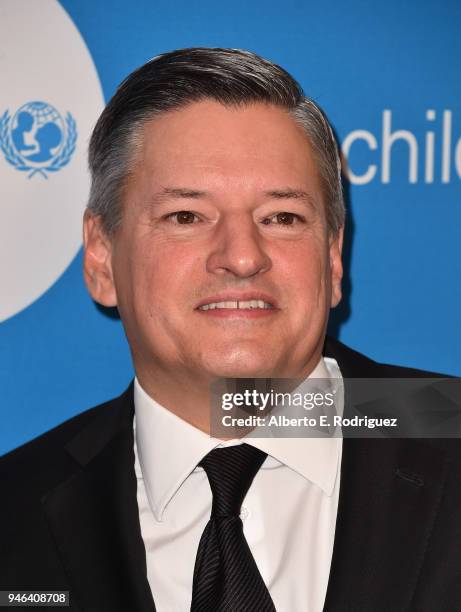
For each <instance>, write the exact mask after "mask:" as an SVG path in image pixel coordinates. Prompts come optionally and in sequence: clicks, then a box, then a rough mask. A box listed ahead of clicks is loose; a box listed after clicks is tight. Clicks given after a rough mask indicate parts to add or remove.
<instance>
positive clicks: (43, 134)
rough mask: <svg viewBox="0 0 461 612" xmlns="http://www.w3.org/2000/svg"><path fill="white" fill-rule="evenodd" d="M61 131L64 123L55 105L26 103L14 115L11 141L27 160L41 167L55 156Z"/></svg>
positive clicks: (19, 153)
mask: <svg viewBox="0 0 461 612" xmlns="http://www.w3.org/2000/svg"><path fill="white" fill-rule="evenodd" d="M64 133H65V127H64V122H63V120H62V117H61V115H60V114H59V113H58V111H57V110H56V109H55V108H54V106H51V104H47V103H46V102H27V104H24V105H23V106H21V108H19V109H18V111H17V112H16V114H15V115H14V117H13V122H12V126H11V142H12V144H13V147H14V149H15V151H16V153H18V155H20V156H21V157H22V159H23V160H24V161H25V162H26V163H28V164H32V165H37V166H40V165H42V164H43V163H44V162H49V161H50V160H51V159H53V158H54V157H56V156H57V155H58V153H59V151H60V149H61V146H62V143H63V140H64Z"/></svg>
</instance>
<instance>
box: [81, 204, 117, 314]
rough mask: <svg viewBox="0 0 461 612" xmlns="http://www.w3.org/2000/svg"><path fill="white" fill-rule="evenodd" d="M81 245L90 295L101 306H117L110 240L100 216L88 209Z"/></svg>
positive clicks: (84, 274) (84, 219)
mask: <svg viewBox="0 0 461 612" xmlns="http://www.w3.org/2000/svg"><path fill="white" fill-rule="evenodd" d="M83 247H84V255H83V277H84V279H85V283H86V286H87V288H88V291H89V293H90V295H91V297H92V298H93V300H95V302H98V303H99V304H102V305H103V306H108V307H112V306H117V294H116V291H115V284H114V277H113V273H112V242H111V240H110V238H109V237H108V236H107V234H106V232H105V231H104V228H103V227H102V223H101V217H100V216H97V215H94V214H93V213H91V212H90V211H88V210H87V211H86V212H85V216H84V218H83Z"/></svg>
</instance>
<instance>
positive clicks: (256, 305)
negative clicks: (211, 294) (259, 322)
mask: <svg viewBox="0 0 461 612" xmlns="http://www.w3.org/2000/svg"><path fill="white" fill-rule="evenodd" d="M273 308H274V307H273V306H272V304H270V303H269V302H264V301H263V300H230V301H229V300H228V301H225V302H210V303H209V304H202V306H199V308H198V310H215V309H233V310H237V309H238V310H256V309H260V310H272V309H273Z"/></svg>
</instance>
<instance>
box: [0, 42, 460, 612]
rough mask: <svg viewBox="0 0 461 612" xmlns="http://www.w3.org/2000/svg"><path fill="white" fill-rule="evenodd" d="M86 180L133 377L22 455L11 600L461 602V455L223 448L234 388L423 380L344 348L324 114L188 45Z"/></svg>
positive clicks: (329, 139)
mask: <svg viewBox="0 0 461 612" xmlns="http://www.w3.org/2000/svg"><path fill="white" fill-rule="evenodd" d="M90 167H91V171H92V179H93V180H92V190H91V196H90V202H89V205H88V210H87V212H86V215H85V224H84V225H85V227H84V246H85V264H84V268H85V270H84V272H85V280H86V283H87V285H88V289H89V291H90V293H91V295H92V297H93V298H94V299H95V300H96V301H97V302H98V303H100V304H103V305H104V306H108V307H114V306H116V307H117V308H118V310H119V313H120V316H121V319H122V321H123V324H124V328H125V331H126V335H127V338H128V342H129V344H130V348H131V352H132V356H133V362H134V366H135V371H136V379H135V381H134V385H132V386H130V388H129V389H128V390H127V391H126V392H125V393H124V394H123V395H122V396H121V397H119V398H117V399H115V400H113V401H111V402H108V403H107V404H104V405H102V406H99V407H96V408H94V409H92V410H90V411H87V412H85V413H83V414H82V415H79V416H77V417H76V418H74V419H72V420H70V421H68V422H67V423H64V424H63V425H61V426H59V427H58V428H56V429H55V430H53V431H51V432H49V433H48V434H45V435H44V436H41V437H40V438H38V439H37V440H35V441H32V442H31V443H29V444H27V445H25V446H24V447H22V448H20V449H18V450H16V451H14V452H13V453H10V454H9V455H7V456H6V457H5V458H4V459H3V460H2V463H1V474H2V482H4V483H5V484H4V490H5V497H4V500H3V503H2V510H1V512H2V514H1V518H2V552H1V559H0V570H1V574H0V586H1V588H2V589H9V590H13V589H15V590H33V589H36V590H44V589H46V590H52V589H54V590H68V591H70V606H71V609H73V610H80V611H88V610H89V611H93V610H94V611H105V610H108V611H109V610H110V611H117V610H124V611H125V610H130V611H131V610H133V611H138V610H139V611H147V610H153V609H154V606H155V609H157V610H159V611H163V610H166V611H170V610H171V611H176V610H188V609H191V610H194V611H199V610H200V611H202V612H204V611H209V612H212V611H214V610H233V611H235V612H244V611H245V612H252V611H255V612H256V611H263V610H274V609H276V610H278V611H290V612H291V611H293V612H297V611H306V610H309V611H319V610H322V609H324V610H327V611H339V610H341V611H343V610H344V611H345V610H350V611H354V612H356V611H368V610H371V609H373V610H382V611H386V612H387V611H389V610H412V611H414V612H416V611H418V612H420V611H431V612H432V611H445V610H446V611H448V610H450V611H452V610H456V609H460V608H461V588H460V586H459V577H460V570H459V567H461V563H460V561H461V548H460V543H461V539H460V527H459V521H458V520H457V517H456V510H459V509H460V508H461V499H460V496H461V488H460V487H459V474H460V452H459V447H458V444H457V443H455V444H453V445H452V446H450V445H449V444H448V443H446V442H443V441H439V442H436V441H431V442H429V441H422V440H390V439H389V440H373V439H372V440H350V439H347V440H344V442H343V441H342V440H341V439H338V438H324V439H309V438H302V439H296V440H290V439H289V440H286V439H263V438H261V439H250V438H249V439H247V440H246V444H241V442H242V440H230V441H229V440H222V439H216V438H213V437H210V435H209V433H210V384H211V383H212V382H213V381H214V380H216V379H217V378H220V377H231V378H241V377H242V378H253V379H256V378H264V379H267V378H275V377H277V378H294V379H307V378H309V377H320V378H338V377H341V376H342V377H344V378H355V377H362V378H365V377H370V378H372V377H374V378H383V377H412V376H423V375H424V374H423V373H418V372H416V371H411V370H406V369H401V368H394V367H392V366H382V365H378V364H376V363H374V362H372V361H371V360H369V359H367V358H365V357H363V356H362V355H359V354H358V353H356V352H355V351H352V350H350V349H347V348H346V347H344V346H343V345H341V344H339V343H337V342H333V341H327V343H326V344H325V333H326V326H327V320H328V313H329V310H330V308H331V307H334V306H335V305H336V304H338V302H339V301H340V297H341V277H342V266H341V248H342V237H343V226H344V206H343V198H342V190H341V176H340V162H339V156H338V151H337V147H336V144H335V141H334V138H333V135H332V132H331V129H330V127H329V124H328V122H327V120H326V118H325V116H324V114H323V113H322V111H321V110H320V109H319V108H318V107H317V106H316V105H315V104H314V103H313V102H312V101H311V100H309V99H308V98H306V97H305V96H304V94H303V93H302V91H301V89H300V87H299V85H298V84H297V83H296V82H295V81H294V80H293V78H292V77H291V76H290V75H289V74H287V73H286V72H285V71H284V70H283V69H281V68H280V67H278V66H276V65H274V64H272V63H270V62H268V61H266V60H264V59H262V58H260V57H258V56H256V55H254V54H252V53H248V52H244V51H236V50H229V49H227V50H226V49H186V50H182V51H175V52H172V53H168V54H165V55H163V56H159V57H158V58H155V59H154V60H152V61H151V62H149V63H148V64H146V65H145V66H143V67H141V68H140V69H139V70H137V71H135V72H134V73H133V74H132V75H130V76H129V77H128V78H127V79H126V80H125V81H124V83H122V85H121V86H120V88H119V90H118V91H117V92H116V94H115V96H114V97H113V98H112V100H111V101H110V102H109V104H108V106H107V107H106V109H105V111H104V112H103V114H102V116H101V118H100V119H99V121H98V124H97V126H96V128H95V131H94V134H93V137H92V140H91V145H90ZM133 416H134V418H133ZM242 466H243V467H242ZM230 489H232V492H231V493H230V492H229V491H230ZM232 496H233V497H232ZM242 525H243V528H242ZM154 602H155V603H154Z"/></svg>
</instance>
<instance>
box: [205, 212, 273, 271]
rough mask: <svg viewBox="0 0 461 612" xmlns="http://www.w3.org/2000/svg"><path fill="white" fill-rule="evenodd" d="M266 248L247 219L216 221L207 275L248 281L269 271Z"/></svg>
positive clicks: (234, 218)
mask: <svg viewBox="0 0 461 612" xmlns="http://www.w3.org/2000/svg"><path fill="white" fill-rule="evenodd" d="M266 247H267V245H266V244H265V242H264V238H263V236H261V233H260V232H259V229H258V227H257V225H256V222H255V221H254V219H253V218H251V217H250V215H247V214H246V215H244V214H239V215H232V216H230V215H229V217H228V218H226V219H221V220H220V221H219V224H218V227H217V228H216V232H215V235H214V241H213V248H212V249H211V252H210V255H209V257H208V259H207V271H208V272H211V273H213V274H219V275H226V274H229V275H233V276H235V277H239V278H249V277H252V276H256V275H257V274H261V273H263V272H266V271H267V270H269V269H270V268H271V266H272V261H271V259H270V257H269V255H268V253H267V248H266Z"/></svg>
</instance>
